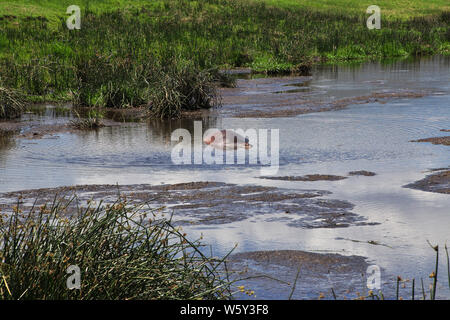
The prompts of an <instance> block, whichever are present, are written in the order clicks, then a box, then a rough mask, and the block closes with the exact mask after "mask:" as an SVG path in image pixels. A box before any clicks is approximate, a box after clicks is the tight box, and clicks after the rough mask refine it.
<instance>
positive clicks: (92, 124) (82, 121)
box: [70, 110, 105, 130]
mask: <svg viewBox="0 0 450 320" xmlns="http://www.w3.org/2000/svg"><path fill="white" fill-rule="evenodd" d="M74 112H75V114H76V116H77V118H76V119H75V120H71V121H70V126H71V127H72V128H75V129H79V130H93V129H94V130H96V129H99V128H101V127H104V126H105V125H104V124H103V121H102V119H103V118H104V114H103V113H102V112H100V111H97V110H89V112H88V113H87V116H86V117H82V116H80V114H79V113H78V112H77V111H74Z"/></svg>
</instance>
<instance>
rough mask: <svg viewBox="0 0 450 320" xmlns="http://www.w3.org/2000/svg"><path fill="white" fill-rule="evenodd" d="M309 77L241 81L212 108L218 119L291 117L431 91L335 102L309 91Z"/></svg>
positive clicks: (225, 91) (224, 90) (223, 92)
mask: <svg viewBox="0 0 450 320" xmlns="http://www.w3.org/2000/svg"><path fill="white" fill-rule="evenodd" d="M311 79H312V78H311V77H278V78H260V79H250V80H243V79H240V80H238V82H237V87H236V88H221V89H220V93H221V96H222V103H223V106H222V107H221V108H216V109H213V110H212V112H215V113H217V114H219V115H221V116H227V117H239V118H250V117H255V118H275V117H290V116H296V115H299V114H305V113H311V112H324V111H333V110H340V109H344V108H346V107H347V106H349V105H351V104H364V103H369V102H380V103H384V102H386V101H387V100H390V99H395V98H420V97H423V96H425V95H428V94H430V93H431V92H428V91H424V90H415V91H412V90H396V91H390V92H388V91H383V92H372V93H371V94H368V95H359V96H358V95H356V96H350V97H346V98H340V99H336V98H333V97H331V98H330V97H327V94H326V92H325V91H321V90H318V89H317V88H314V89H313V88H311V87H310V86H309V83H310V81H311Z"/></svg>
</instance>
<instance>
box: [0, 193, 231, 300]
mask: <svg viewBox="0 0 450 320" xmlns="http://www.w3.org/2000/svg"><path fill="white" fill-rule="evenodd" d="M67 206H68V203H66V204H63V203H61V202H59V203H54V204H53V205H52V206H50V207H47V206H42V207H41V208H39V209H36V210H35V209H32V210H31V211H30V212H29V213H26V214H24V213H22V212H21V210H20V208H18V207H16V208H15V209H14V213H13V214H12V215H11V216H9V217H6V216H3V217H1V220H0V300H2V299H14V300H15V299H47V300H53V299H80V300H85V299H108V300H109V299H226V298H229V297H230V295H231V293H230V284H231V283H230V282H229V281H228V280H226V279H225V277H222V276H221V271H219V268H221V269H220V270H223V267H222V264H223V260H217V259H213V258H209V257H206V256H205V255H203V254H202V253H201V251H200V250H199V248H200V246H201V244H200V243H199V242H197V241H195V242H191V241H190V240H188V239H187V238H186V235H185V234H183V233H182V232H181V231H180V230H179V229H178V228H175V227H173V226H172V224H171V222H170V220H166V219H164V218H158V215H157V212H155V211H152V210H149V209H145V210H144V208H143V206H140V207H134V206H130V204H128V203H127V202H126V201H125V200H124V199H121V200H119V201H118V202H116V203H115V204H113V205H107V206H98V207H96V208H91V207H90V206H89V207H88V208H86V209H83V210H82V209H80V211H79V212H78V214H77V215H76V216H73V217H71V218H70V219H68V218H66V217H67V212H66V209H67ZM34 211H37V212H36V213H34ZM71 265H77V266H78V267H79V268H80V271H81V288H80V289H79V290H68V288H67V279H68V277H69V274H67V273H66V271H67V268H68V267H69V266H71Z"/></svg>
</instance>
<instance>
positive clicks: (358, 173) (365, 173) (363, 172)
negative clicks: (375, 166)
mask: <svg viewBox="0 0 450 320" xmlns="http://www.w3.org/2000/svg"><path fill="white" fill-rule="evenodd" d="M348 175H349V176H366V177H373V176H376V175H377V174H376V173H375V172H371V171H366V170H359V171H350V172H349V173H348Z"/></svg>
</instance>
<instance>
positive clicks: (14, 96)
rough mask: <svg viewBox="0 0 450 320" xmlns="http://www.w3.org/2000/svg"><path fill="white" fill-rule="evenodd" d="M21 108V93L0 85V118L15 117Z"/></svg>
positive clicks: (19, 113)
mask: <svg viewBox="0 0 450 320" xmlns="http://www.w3.org/2000/svg"><path fill="white" fill-rule="evenodd" d="M23 110H24V103H23V97H22V95H21V94H20V93H19V92H17V91H16V90H12V89H7V88H2V87H0V119H12V118H17V117H18V116H20V115H21V114H22V112H23Z"/></svg>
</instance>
